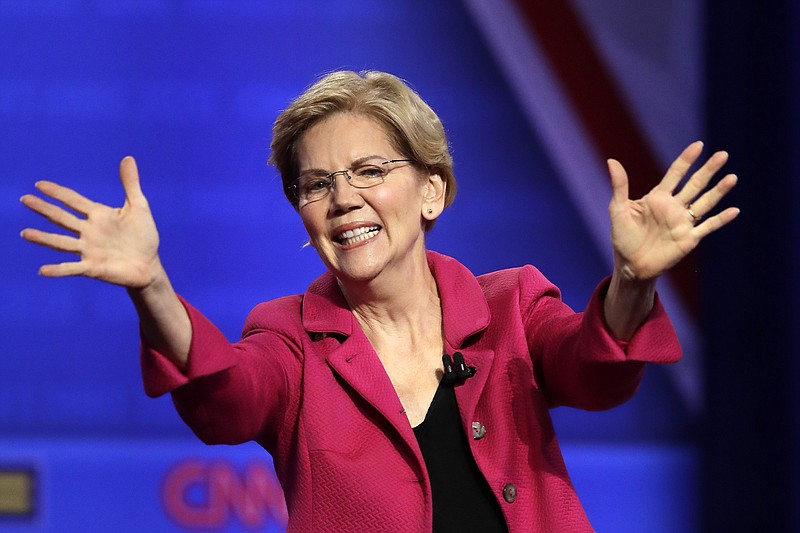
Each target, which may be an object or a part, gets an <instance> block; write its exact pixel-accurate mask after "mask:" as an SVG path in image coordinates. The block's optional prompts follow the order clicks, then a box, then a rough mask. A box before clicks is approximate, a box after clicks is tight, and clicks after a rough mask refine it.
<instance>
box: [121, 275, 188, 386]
mask: <svg viewBox="0 0 800 533" xmlns="http://www.w3.org/2000/svg"><path fill="white" fill-rule="evenodd" d="M128 295H129V296H130V298H131V301H132V302H133V305H134V306H135V307H136V312H137V314H138V315H139V322H140V325H141V331H142V336H143V337H144V339H145V340H146V341H147V342H148V343H149V344H150V345H151V346H152V347H153V348H155V349H156V350H158V351H159V352H161V353H163V354H164V355H166V356H167V357H169V358H170V360H171V361H172V362H173V363H174V364H175V365H176V366H177V367H178V368H179V369H181V371H184V370H185V369H186V365H187V363H188V358H189V348H190V346H191V342H192V325H191V322H190V321H189V315H188V314H187V313H186V309H185V308H184V307H183V304H181V302H180V300H179V299H178V295H177V294H176V293H175V290H174V289H173V288H172V283H170V280H169V277H168V276H167V273H166V271H165V270H164V268H163V267H162V266H161V264H160V262H159V263H158V273H157V275H156V276H155V277H154V278H153V281H152V283H150V284H149V285H147V286H146V287H143V288H129V289H128Z"/></svg>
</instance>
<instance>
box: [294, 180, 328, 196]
mask: <svg viewBox="0 0 800 533" xmlns="http://www.w3.org/2000/svg"><path fill="white" fill-rule="evenodd" d="M330 185H331V181H330V180H329V179H327V178H304V179H302V180H300V182H299V183H298V188H299V189H300V192H301V193H302V194H313V193H315V192H320V191H324V190H325V189H327V188H328V187H330Z"/></svg>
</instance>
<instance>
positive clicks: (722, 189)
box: [690, 174, 739, 217]
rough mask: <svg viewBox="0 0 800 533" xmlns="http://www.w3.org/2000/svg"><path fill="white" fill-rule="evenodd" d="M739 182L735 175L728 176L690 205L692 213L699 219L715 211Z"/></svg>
mask: <svg viewBox="0 0 800 533" xmlns="http://www.w3.org/2000/svg"><path fill="white" fill-rule="evenodd" d="M738 181H739V178H738V177H737V176H736V175H735V174H728V175H727V176H725V177H724V178H722V179H721V180H719V182H717V184H716V185H714V187H712V188H711V189H709V190H708V191H706V192H705V193H703V195H702V196H700V197H699V198H697V199H696V200H695V201H693V202H692V203H691V204H690V205H691V206H692V211H694V213H695V214H696V215H697V216H699V217H702V216H704V215H705V214H706V213H708V212H709V211H711V210H712V209H714V207H715V206H716V205H717V204H718V203H719V201H720V200H722V198H723V197H724V196H725V195H726V194H728V193H729V192H730V191H731V189H733V188H734V187H735V186H736V183H737V182H738Z"/></svg>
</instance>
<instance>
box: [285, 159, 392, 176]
mask: <svg viewBox="0 0 800 533" xmlns="http://www.w3.org/2000/svg"><path fill="white" fill-rule="evenodd" d="M373 159H378V160H380V161H381V162H383V161H387V160H389V158H387V157H386V156H382V155H377V154H372V155H365V156H363V157H359V158H358V159H355V160H354V161H352V162H351V163H350V165H349V166H348V167H347V168H348V169H351V168H354V167H357V166H358V165H363V164H364V163H366V162H367V161H372V160H373ZM334 172H336V171H334ZM330 173H331V172H330V171H328V170H325V169H324V168H309V169H306V170H302V171H300V173H299V174H298V176H311V175H315V176H327V175H328V174H330Z"/></svg>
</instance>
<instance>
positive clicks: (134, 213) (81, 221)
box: [20, 156, 165, 290]
mask: <svg viewBox="0 0 800 533" xmlns="http://www.w3.org/2000/svg"><path fill="white" fill-rule="evenodd" d="M119 175H120V180H121V181H122V187H123V189H124V190H125V203H124V204H123V206H122V207H118V208H115V207H110V206H107V205H104V204H101V203H97V202H94V201H92V200H89V199H88V198H86V197H84V196H82V195H80V194H78V193H77V192H75V191H73V190H72V189H68V188H67V187H62V186H61V185H58V184H56V183H53V182H49V181H40V182H37V183H36V188H37V189H38V190H39V192H41V193H42V194H44V195H45V196H48V197H50V198H52V199H53V200H57V201H59V202H61V203H62V204H63V205H64V206H66V207H68V208H70V209H72V210H74V211H75V212H77V213H79V214H80V215H82V217H81V216H76V215H74V214H73V213H72V212H70V211H68V210H66V209H64V208H62V207H60V206H58V205H55V204H54V203H51V202H49V201H46V200H43V199H42V198H39V197H37V196H34V195H32V194H26V195H24V196H23V197H22V198H21V199H20V201H21V202H22V203H23V204H24V205H25V206H27V207H28V208H30V209H31V210H32V211H34V212H36V213H38V214H40V215H42V216H43V217H45V218H46V219H48V220H49V221H50V222H52V223H54V224H55V225H57V226H60V227H61V228H64V229H65V230H68V231H69V232H71V233H73V234H74V236H72V235H61V234H58V233H48V232H44V231H40V230H37V229H31V228H26V229H24V230H23V231H22V237H23V238H24V239H25V240H27V241H30V242H32V243H35V244H39V245H41V246H46V247H48V248H52V249H54V250H59V251H63V252H71V253H74V254H77V255H78V256H79V258H80V259H79V260H78V261H71V262H65V263H60V264H50V265H44V266H42V267H41V268H40V269H39V273H40V274H41V275H43V276H47V277H63V276H86V277H90V278H95V279H99V280H103V281H107V282H109V283H114V284H116V285H122V286H124V287H128V288H130V289H134V290H136V289H145V288H147V287H149V286H150V285H151V284H153V282H154V281H155V280H156V279H157V278H158V277H160V276H162V275H165V274H164V270H163V268H162V267H161V263H160V261H159V257H158V231H157V230H156V225H155V221H154V220H153V215H152V214H151V213H150V206H149V205H148V203H147V199H146V198H145V196H144V194H142V189H141V187H140V185H139V172H138V170H137V168H136V161H134V159H133V158H132V157H130V156H129V157H126V158H124V159H123V160H122V161H121V162H120V166H119Z"/></svg>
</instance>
